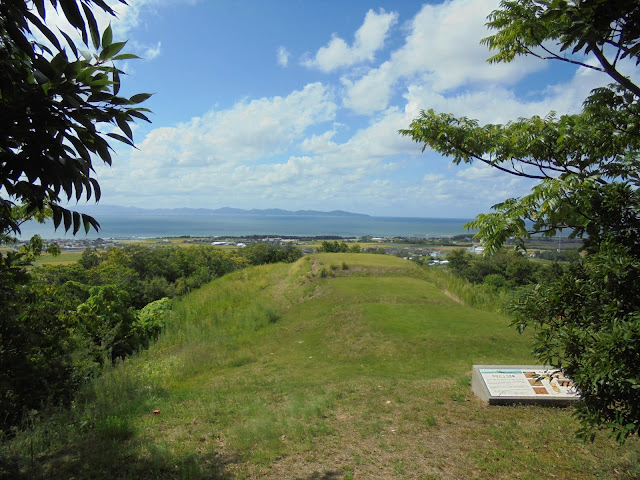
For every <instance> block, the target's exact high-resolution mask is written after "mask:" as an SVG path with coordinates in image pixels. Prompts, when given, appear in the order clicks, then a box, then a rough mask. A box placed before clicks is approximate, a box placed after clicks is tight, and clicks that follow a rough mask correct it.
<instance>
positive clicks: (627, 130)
mask: <svg viewBox="0 0 640 480" xmlns="http://www.w3.org/2000/svg"><path fill="white" fill-rule="evenodd" d="M487 25H488V26H489V27H490V28H492V29H494V30H495V31H496V33H494V34H493V35H491V36H489V37H487V38H485V39H483V40H482V43H484V44H486V45H487V46H488V47H489V48H490V49H491V50H493V51H494V55H493V56H492V57H491V58H490V59H489V61H490V62H510V61H512V60H513V59H514V58H515V57H516V56H518V55H530V56H535V57H538V58H541V59H545V60H552V61H553V60H555V61H562V62H568V63H571V64H576V65H580V66H582V67H585V68H591V69H595V70H599V71H601V72H603V73H605V74H607V75H608V76H609V77H610V78H611V79H613V81H614V83H612V84H610V85H608V86H607V87H602V88H597V89H595V90H593V91H592V92H591V94H590V95H589V96H588V97H587V98H586V100H585V101H584V104H583V110H582V112H581V113H579V114H574V115H561V116H558V115H556V114H555V113H554V112H551V113H549V114H548V115H547V116H546V117H544V118H542V117H531V118H520V119H517V120H514V121H511V122H509V123H506V124H504V125H493V124H488V125H480V124H479V123H478V122H477V121H476V120H473V119H469V118H466V117H455V116H453V115H451V114H446V113H436V112H434V111H433V110H425V111H422V112H421V113H420V116H419V117H418V118H416V119H415V120H414V121H413V122H412V123H411V125H410V126H409V128H408V129H406V130H401V131H400V133H401V134H402V135H405V136H409V137H411V138H413V139H414V140H415V141H416V142H418V143H420V144H422V145H423V151H424V149H426V148H427V147H430V148H432V149H434V150H435V151H437V152H440V153H442V154H444V155H447V156H450V157H452V159H453V162H454V163H456V164H459V163H472V162H476V161H479V162H483V163H485V164H487V165H489V166H491V167H493V168H496V169H498V170H501V171H503V172H505V173H508V174H510V175H515V176H520V177H525V178H529V179H535V180H538V183H537V184H536V185H535V186H534V187H533V188H532V190H531V192H530V193H529V194H528V195H525V196H523V197H521V198H510V199H506V200H505V201H503V202H501V203H499V204H497V205H495V206H494V207H493V210H494V211H493V212H490V213H485V214H481V215H478V216H477V217H476V219H475V220H474V221H472V222H470V223H469V224H467V226H468V227H471V228H475V229H478V234H477V237H478V238H480V239H482V240H483V241H484V243H485V247H486V251H487V252H488V253H490V254H495V253H496V252H497V251H499V250H500V248H501V247H502V245H503V243H504V242H505V241H506V240H507V239H508V238H510V237H514V238H515V239H516V241H517V242H518V244H519V246H520V247H523V246H524V239H526V238H528V237H530V236H531V235H533V234H542V235H547V236H553V235H555V234H556V233H557V231H558V230H562V229H567V228H568V229H570V231H571V233H570V236H571V237H574V238H575V237H577V238H582V239H583V240H584V250H585V251H586V253H587V255H586V256H585V257H584V258H583V259H581V260H580V261H579V262H578V263H577V264H576V266H575V267H573V268H572V269H570V270H568V271H567V272H565V273H564V274H563V275H562V276H561V277H559V278H558V279H555V280H548V281H546V282H543V283H542V284H541V285H540V286H539V287H536V288H537V291H536V293H532V294H530V295H526V294H525V296H524V297H523V299H522V300H521V301H520V302H519V303H517V304H516V306H515V312H516V324H517V325H518V327H519V328H520V329H523V328H524V327H526V326H528V325H531V326H533V327H534V328H535V330H536V332H537V333H536V344H535V353H536V355H537V356H538V357H539V358H540V359H541V360H542V361H545V362H548V363H549V364H551V365H553V366H557V367H562V368H564V369H565V372H566V373H567V374H568V375H570V376H571V377H572V378H573V379H574V381H575V382H576V385H577V386H578V388H579V389H580V391H581V393H582V396H583V399H584V401H583V402H582V403H581V404H580V406H579V407H578V408H579V410H578V415H579V417H580V419H581V420H582V421H583V426H584V430H583V432H582V433H583V434H585V435H588V434H590V433H592V432H593V431H594V429H595V428H598V427H600V426H606V427H608V428H610V429H611V431H612V432H613V434H614V435H616V436H617V438H618V440H620V441H623V440H624V439H625V438H627V436H628V435H630V434H637V433H639V432H640V411H639V410H638V408H637V406H638V405H640V378H639V375H640V373H639V372H640V368H639V362H640V360H639V358H640V336H638V327H637V322H638V315H639V314H638V303H637V299H634V298H633V297H634V296H635V295H637V292H638V287H639V286H640V285H637V282H636V281H631V279H633V278H637V274H638V272H637V265H638V261H640V189H639V187H640V176H639V172H640V156H639V154H640V87H639V86H638V85H637V84H636V83H634V81H633V80H632V79H631V78H629V77H627V76H625V75H624V74H623V73H622V72H623V70H622V69H623V64H624V63H625V62H626V64H627V65H630V64H631V65H633V64H635V66H636V67H637V65H638V64H639V63H640V4H639V3H638V2H637V1H635V0H620V1H616V2H612V1H608V0H508V1H507V0H505V1H503V2H501V4H500V8H499V9H498V10H496V11H494V12H492V13H491V14H490V15H489V17H488V23H487ZM589 56H592V57H593V58H594V59H595V60H596V63H593V62H590V61H589ZM634 275H635V277H634ZM622 279H624V281H623V280H622Z"/></svg>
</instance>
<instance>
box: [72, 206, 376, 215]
mask: <svg viewBox="0 0 640 480" xmlns="http://www.w3.org/2000/svg"><path fill="white" fill-rule="evenodd" d="M72 210H77V211H79V212H82V213H88V214H89V215H254V216H263V217H269V216H293V215H297V216H308V217H368V216H369V215H365V214H363V213H353V212H345V211H344V210H332V211H330V212H321V211H318V210H295V211H291V210H282V209H280V208H266V209H258V208H253V209H251V210H243V209H241V208H232V207H222V208H217V209H215V210H212V209H209V208H138V207H122V206H119V205H78V206H75V207H72Z"/></svg>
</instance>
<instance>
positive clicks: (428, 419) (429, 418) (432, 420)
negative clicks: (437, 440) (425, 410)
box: [422, 414, 438, 427]
mask: <svg viewBox="0 0 640 480" xmlns="http://www.w3.org/2000/svg"><path fill="white" fill-rule="evenodd" d="M422 421H423V422H424V424H425V425H427V426H429V427H435V426H436V425H437V424H438V422H437V421H436V417H435V415H433V414H429V415H426V416H425V417H424V418H423V419H422Z"/></svg>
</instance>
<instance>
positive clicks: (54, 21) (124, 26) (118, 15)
mask: <svg viewBox="0 0 640 480" xmlns="http://www.w3.org/2000/svg"><path fill="white" fill-rule="evenodd" d="M175 1H178V2H180V3H185V4H187V5H192V4H194V1H193V0H175ZM107 3H108V4H109V6H110V7H111V8H112V9H113V11H114V12H115V16H112V15H109V14H108V13H106V12H104V11H103V10H102V9H101V8H99V7H94V8H92V12H93V15H94V17H95V19H96V23H97V24H98V30H99V31H100V32H101V33H102V32H103V31H104V29H105V28H106V27H107V26H108V25H111V27H112V30H113V40H114V41H124V40H127V39H130V38H131V36H132V32H133V30H134V29H135V28H137V27H138V26H139V25H140V23H141V21H142V19H143V18H145V16H148V15H149V14H150V13H152V12H154V11H155V8H156V7H157V6H158V0H130V1H128V2H127V4H124V3H121V2H118V1H115V0H108V1H107ZM45 11H46V25H47V27H48V28H49V29H50V30H51V31H52V32H54V33H57V31H58V29H60V30H63V31H64V32H65V33H67V34H68V35H69V36H70V37H71V39H72V40H73V42H74V43H75V44H76V46H77V47H78V48H86V46H84V43H83V42H82V39H81V37H80V35H79V34H78V31H77V30H76V29H75V28H74V27H73V26H72V25H71V24H70V23H69V22H68V21H67V20H66V18H65V17H64V15H63V13H62V8H61V7H60V6H58V9H57V10H56V9H54V8H53V7H52V6H51V4H50V3H48V2H45ZM32 31H33V33H34V34H35V35H36V37H37V38H38V39H39V40H40V41H43V42H45V43H48V42H47V41H46V39H45V38H44V37H43V36H42V35H41V34H40V33H39V31H38V30H37V29H36V28H33V29H32ZM60 40H61V44H62V45H64V44H65V40H64V39H63V38H62V37H61V36H60ZM89 44H90V47H91V48H93V45H92V43H91V40H90V39H89ZM127 46H128V47H129V50H127V51H128V52H133V53H137V54H138V55H140V56H141V57H143V58H145V59H147V60H152V59H153V58H155V57H157V56H158V55H159V54H160V47H161V42H160V41H158V42H157V43H156V44H155V45H148V44H141V43H139V42H137V41H135V39H133V40H131V41H130V42H129V43H128V45H127Z"/></svg>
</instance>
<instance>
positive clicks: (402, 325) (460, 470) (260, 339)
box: [0, 254, 640, 479]
mask: <svg viewBox="0 0 640 480" xmlns="http://www.w3.org/2000/svg"><path fill="white" fill-rule="evenodd" d="M443 275H445V274H444V273H441V272H438V271H434V270H426V269H422V268H420V267H418V266H417V265H415V264H414V263H412V262H407V261H403V260H401V259H399V258H396V257H391V256H386V255H367V254H314V255H308V256H305V257H303V258H302V259H300V260H299V261H297V262H296V263H294V264H272V265H266V266H262V267H254V268H248V269H245V270H241V271H238V272H235V273H233V274H230V275H227V276H225V277H223V278H220V279H218V280H216V281H214V282H212V283H210V284H208V285H206V286H204V287H203V288H201V289H199V290H197V291H194V292H192V293H191V294H189V295H187V296H186V297H184V298H182V299H181V300H179V301H177V302H176V304H175V306H174V310H173V312H172V317H171V319H170V320H169V326H168V327H167V329H166V331H165V332H164V333H163V334H162V335H161V337H160V338H159V339H158V341H157V342H156V343H155V344H154V345H152V346H151V348H150V349H149V350H147V351H145V352H143V353H142V354H140V355H137V356H135V357H133V358H131V359H129V360H127V361H126V362H124V363H121V364H119V365H117V366H116V367H114V368H110V369H109V370H108V371H107V372H105V374H104V375H103V376H102V377H101V378H100V379H98V380H97V381H95V382H94V383H92V384H91V385H90V387H89V388H87V389H85V391H83V394H82V396H81V398H80V399H79V400H78V402H77V403H76V404H75V405H74V407H73V408H72V409H71V410H70V411H67V412H65V413H61V414H57V415H54V416H53V417H52V418H49V419H47V420H42V421H40V422H36V428H35V430H34V432H33V433H31V434H28V435H27V434H23V435H19V436H18V437H17V438H15V439H14V440H13V441H11V442H7V443H6V445H5V446H4V447H3V448H4V450H3V452H2V453H3V454H4V455H5V458H7V459H8V462H7V463H6V465H7V466H6V467H5V468H6V472H2V473H6V475H9V476H8V477H7V478H72V477H73V478H75V479H83V478H131V479H134V478H135V479H137V478H189V479H193V478H219V479H237V478H262V479H281V478H292V479H293V478H295V479H380V478H407V479H415V478H424V479H483V478H492V479H513V478H518V479H539V478H570V479H592V478H593V479H596V478H598V479H632V478H638V476H640V442H638V439H637V438H632V439H631V440H630V441H628V442H627V444H625V445H624V446H618V445H617V444H616V443H615V442H613V441H612V440H609V439H607V438H606V437H605V436H604V435H600V436H598V437H597V438H596V441H595V443H583V442H582V441H580V440H577V439H576V438H575V433H576V429H577V425H576V423H575V421H574V420H573V419H572V417H571V411H570V410H568V409H557V408H543V407H522V406H513V407H489V406H487V405H485V404H484V403H482V402H481V401H480V400H478V399H477V398H476V397H475V396H474V395H473V394H472V393H471V388H470V376H471V367H472V365H473V364H511V363H524V364H529V363H532V362H535V360H534V359H533V358H532V357H531V356H530V355H529V353H528V352H529V351H530V348H529V337H528V336H527V335H519V334H518V333H517V332H516V331H515V329H513V328H510V327H509V326H508V325H509V320H508V319H507V318H505V317H503V316H501V315H499V314H496V313H492V312H488V311H483V310H479V309H476V308H473V307H471V306H469V305H465V304H463V303H461V301H460V300H458V298H464V296H463V295H462V294H460V293H459V292H456V291H454V290H452V289H451V288H450V287H449V290H447V289H446V288H445V287H444V286H445V285H446V282H447V280H446V278H444V277H442V276H443ZM436 285H439V286H438V287H437V286H436ZM154 412H155V413H154ZM0 471H1V470H0Z"/></svg>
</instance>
